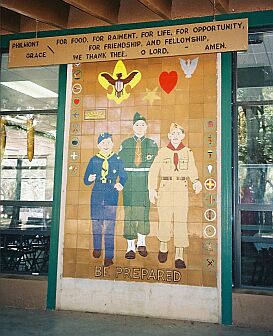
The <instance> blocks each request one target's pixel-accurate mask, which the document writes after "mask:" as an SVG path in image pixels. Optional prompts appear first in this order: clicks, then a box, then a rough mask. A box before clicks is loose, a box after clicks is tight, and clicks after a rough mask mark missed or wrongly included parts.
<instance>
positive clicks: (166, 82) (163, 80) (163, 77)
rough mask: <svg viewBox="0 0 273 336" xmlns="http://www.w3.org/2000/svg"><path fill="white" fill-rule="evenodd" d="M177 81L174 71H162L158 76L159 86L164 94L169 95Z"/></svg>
mask: <svg viewBox="0 0 273 336" xmlns="http://www.w3.org/2000/svg"><path fill="white" fill-rule="evenodd" d="M177 80H178V76H177V72H176V71H171V72H167V71H163V72H161V74H160V76H159V84H160V86H161V87H162V89H163V90H164V91H165V92H166V93H170V92H171V91H172V90H173V89H174V88H175V86H176V83H177Z"/></svg>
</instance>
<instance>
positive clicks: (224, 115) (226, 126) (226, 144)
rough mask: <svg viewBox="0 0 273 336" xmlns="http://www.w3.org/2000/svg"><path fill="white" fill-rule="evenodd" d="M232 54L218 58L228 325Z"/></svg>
mask: <svg viewBox="0 0 273 336" xmlns="http://www.w3.org/2000/svg"><path fill="white" fill-rule="evenodd" d="M231 58H232V55H231V53H223V54H222V55H221V60H222V64H221V76H222V80H221V164H222V169H221V184H222V186H221V223H222V226H221V279H222V286H221V297H222V323H223V324H226V325H230V324H232V168H231V167H232V107H231V92H232V91H231V90H232V59H231Z"/></svg>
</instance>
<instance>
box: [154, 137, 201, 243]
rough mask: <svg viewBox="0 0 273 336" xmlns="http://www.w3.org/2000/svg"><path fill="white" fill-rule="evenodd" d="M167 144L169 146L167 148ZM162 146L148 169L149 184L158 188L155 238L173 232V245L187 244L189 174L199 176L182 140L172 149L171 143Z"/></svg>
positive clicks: (166, 236)
mask: <svg viewBox="0 0 273 336" xmlns="http://www.w3.org/2000/svg"><path fill="white" fill-rule="evenodd" d="M168 147H169V148H168ZM168 147H164V148H161V149H160V150H159V152H158V155H157V157H156V158H155V160H154V162H153V164H152V166H151V168H150V172H149V178H148V188H149V190H150V189H156V190H157V189H158V200H157V208H158V215H159V227H158V229H159V230H158V239H159V240H160V241H162V242H168V241H169V240H170V238H171V236H170V232H171V229H172V222H173V232H174V245H175V247H186V246H188V245H189V241H188V233H187V214H188V178H189V179H190V180H191V182H194V181H195V180H198V173H197V168H196V166H195V162H194V156H193V152H192V151H191V150H190V149H189V148H188V147H185V146H184V145H183V144H182V143H181V144H180V146H179V148H181V149H178V148H177V149H174V148H172V149H171V148H170V147H172V145H171V144H169V145H168ZM158 180H159V188H158Z"/></svg>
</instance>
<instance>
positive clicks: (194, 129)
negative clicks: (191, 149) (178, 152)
mask: <svg viewBox="0 0 273 336" xmlns="http://www.w3.org/2000/svg"><path fill="white" fill-rule="evenodd" d="M203 129H204V119H203V118H200V119H189V132H191V133H202V132H203Z"/></svg>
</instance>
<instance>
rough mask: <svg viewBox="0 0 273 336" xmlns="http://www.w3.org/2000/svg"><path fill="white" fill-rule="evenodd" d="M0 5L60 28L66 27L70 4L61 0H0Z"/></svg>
mask: <svg viewBox="0 0 273 336" xmlns="http://www.w3.org/2000/svg"><path fill="white" fill-rule="evenodd" d="M0 6H1V7H4V8H6V9H9V10H11V11H14V12H17V13H20V14H22V15H25V16H27V17H30V18H32V19H35V20H37V21H40V22H44V23H47V24H49V25H53V26H55V27H58V28H66V27H67V21H68V15H69V8H70V7H69V5H67V4H66V3H64V2H63V1H61V0H51V1H44V0H35V1H33V0H23V1H22V0H0Z"/></svg>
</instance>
